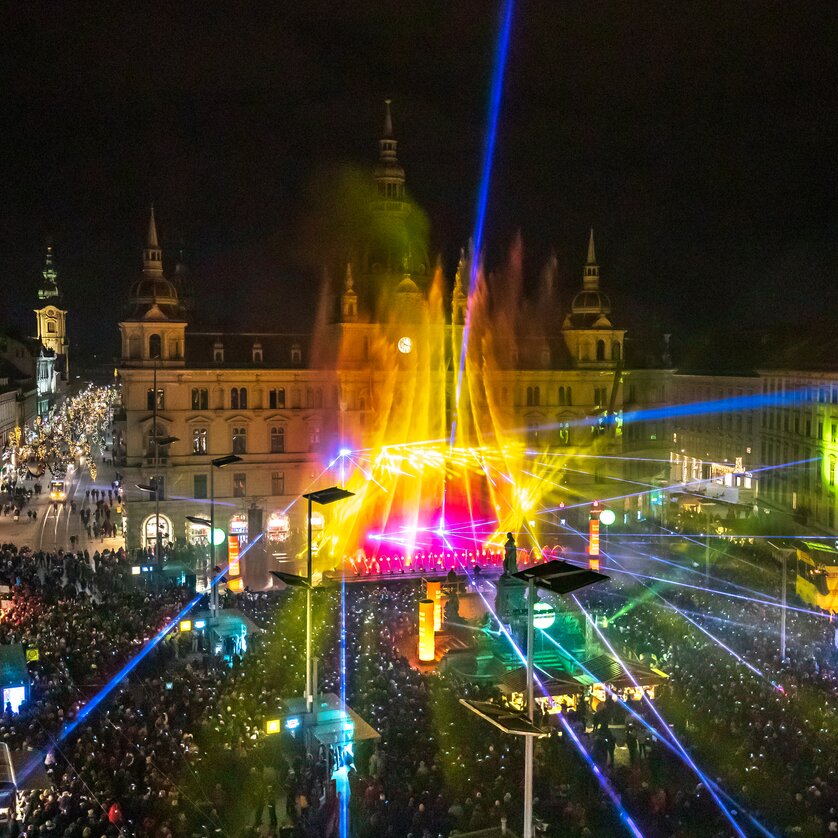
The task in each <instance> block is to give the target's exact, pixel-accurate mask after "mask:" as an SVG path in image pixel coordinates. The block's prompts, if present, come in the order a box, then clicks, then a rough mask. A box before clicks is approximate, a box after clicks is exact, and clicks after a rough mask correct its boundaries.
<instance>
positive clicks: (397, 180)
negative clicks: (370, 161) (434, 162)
mask: <svg viewBox="0 0 838 838" xmlns="http://www.w3.org/2000/svg"><path fill="white" fill-rule="evenodd" d="M391 102H392V99H385V100H384V133H383V136H382V137H381V139H380V140H379V141H378V164H377V165H376V167H375V170H374V171H373V177H374V178H375V182H376V185H377V191H378V197H379V198H384V199H385V200H386V201H388V202H394V201H403V200H404V169H403V168H402V167H401V165H400V164H399V159H398V157H397V156H396V148H397V146H398V141H397V140H396V139H395V137H394V136H393V117H392V115H391V113H390V103H391Z"/></svg>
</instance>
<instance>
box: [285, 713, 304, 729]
mask: <svg viewBox="0 0 838 838" xmlns="http://www.w3.org/2000/svg"><path fill="white" fill-rule="evenodd" d="M300 724H301V722H300V717H299V716H291V718H289V719H286V720H285V729H286V730H296V729H297V728H298V727H299V726H300Z"/></svg>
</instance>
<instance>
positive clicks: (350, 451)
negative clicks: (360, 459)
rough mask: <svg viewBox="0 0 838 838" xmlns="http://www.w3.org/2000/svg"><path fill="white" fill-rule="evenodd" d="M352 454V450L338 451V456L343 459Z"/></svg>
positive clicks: (343, 449) (342, 449)
mask: <svg viewBox="0 0 838 838" xmlns="http://www.w3.org/2000/svg"><path fill="white" fill-rule="evenodd" d="M351 453H352V449H351V448H341V449H340V451H338V454H339V455H340V456H341V457H348V456H349V455H350V454H351Z"/></svg>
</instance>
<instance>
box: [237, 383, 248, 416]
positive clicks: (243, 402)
mask: <svg viewBox="0 0 838 838" xmlns="http://www.w3.org/2000/svg"><path fill="white" fill-rule="evenodd" d="M239 407H240V408H241V409H242V410H247V387H239Z"/></svg>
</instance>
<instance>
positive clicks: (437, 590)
mask: <svg viewBox="0 0 838 838" xmlns="http://www.w3.org/2000/svg"><path fill="white" fill-rule="evenodd" d="M425 596H426V597H427V598H428V599H430V600H432V601H433V603H434V631H442V582H428V583H427V588H426V589H425Z"/></svg>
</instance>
